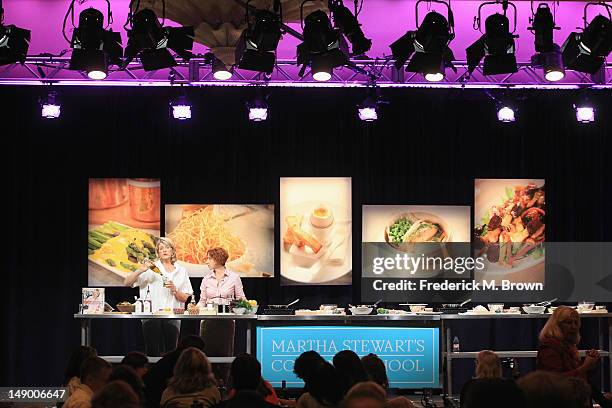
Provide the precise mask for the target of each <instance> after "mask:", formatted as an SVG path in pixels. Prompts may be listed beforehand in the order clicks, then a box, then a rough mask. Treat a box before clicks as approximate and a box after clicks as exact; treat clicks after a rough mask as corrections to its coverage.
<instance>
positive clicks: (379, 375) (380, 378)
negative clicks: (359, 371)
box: [361, 353, 389, 389]
mask: <svg viewBox="0 0 612 408" xmlns="http://www.w3.org/2000/svg"><path fill="white" fill-rule="evenodd" d="M361 364H363V368H364V369H365V370H366V373H367V374H368V377H369V378H370V380H372V381H374V382H375V383H376V384H378V385H380V386H381V387H383V388H384V389H387V388H389V378H388V377H387V369H386V368H385V363H384V362H383V361H382V360H381V359H380V357H378V356H377V355H376V354H372V353H370V354H368V355H367V356H363V357H361Z"/></svg>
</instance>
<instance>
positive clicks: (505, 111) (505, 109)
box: [497, 105, 515, 123]
mask: <svg viewBox="0 0 612 408" xmlns="http://www.w3.org/2000/svg"><path fill="white" fill-rule="evenodd" d="M497 119H498V120H499V121H500V122H505V123H508V122H514V121H515V117H514V109H512V108H511V107H509V106H507V105H503V106H501V107H500V108H499V109H498V111H497Z"/></svg>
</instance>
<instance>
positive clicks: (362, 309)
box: [349, 306, 374, 315]
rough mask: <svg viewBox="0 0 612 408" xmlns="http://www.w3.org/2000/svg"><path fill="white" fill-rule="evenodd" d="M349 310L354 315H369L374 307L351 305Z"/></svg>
mask: <svg viewBox="0 0 612 408" xmlns="http://www.w3.org/2000/svg"><path fill="white" fill-rule="evenodd" d="M349 310H350V311H351V313H352V314H354V315H369V314H370V313H372V310H374V309H373V308H371V307H367V306H357V307H351V308H350V309H349Z"/></svg>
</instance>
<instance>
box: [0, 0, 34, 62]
mask: <svg viewBox="0 0 612 408" xmlns="http://www.w3.org/2000/svg"><path fill="white" fill-rule="evenodd" d="M28 48H30V30H26V29H23V28H19V27H16V26H14V25H4V9H3V8H2V2H1V1H0V65H8V64H14V63H16V62H19V63H21V64H23V63H24V62H25V60H26V57H27V55H28Z"/></svg>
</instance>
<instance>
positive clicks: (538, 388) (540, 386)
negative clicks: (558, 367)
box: [517, 371, 582, 408]
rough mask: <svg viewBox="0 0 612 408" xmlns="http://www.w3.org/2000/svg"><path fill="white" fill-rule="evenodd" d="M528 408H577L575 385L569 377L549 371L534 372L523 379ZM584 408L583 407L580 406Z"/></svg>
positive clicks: (522, 388) (520, 382) (522, 383)
mask: <svg viewBox="0 0 612 408" xmlns="http://www.w3.org/2000/svg"><path fill="white" fill-rule="evenodd" d="M517 384H518V385H519V387H521V390H523V393H524V394H525V399H526V400H527V408H575V407H576V406H577V405H576V404H575V399H576V397H575V396H574V395H573V392H574V390H573V387H574V386H573V384H572V383H571V382H570V380H569V379H568V378H567V377H563V376H562V375H561V374H557V373H553V372H549V371H534V372H531V373H529V374H527V375H526V376H524V377H521V378H520V379H519V380H518V382H517ZM580 407H581V408H582V406H580Z"/></svg>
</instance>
